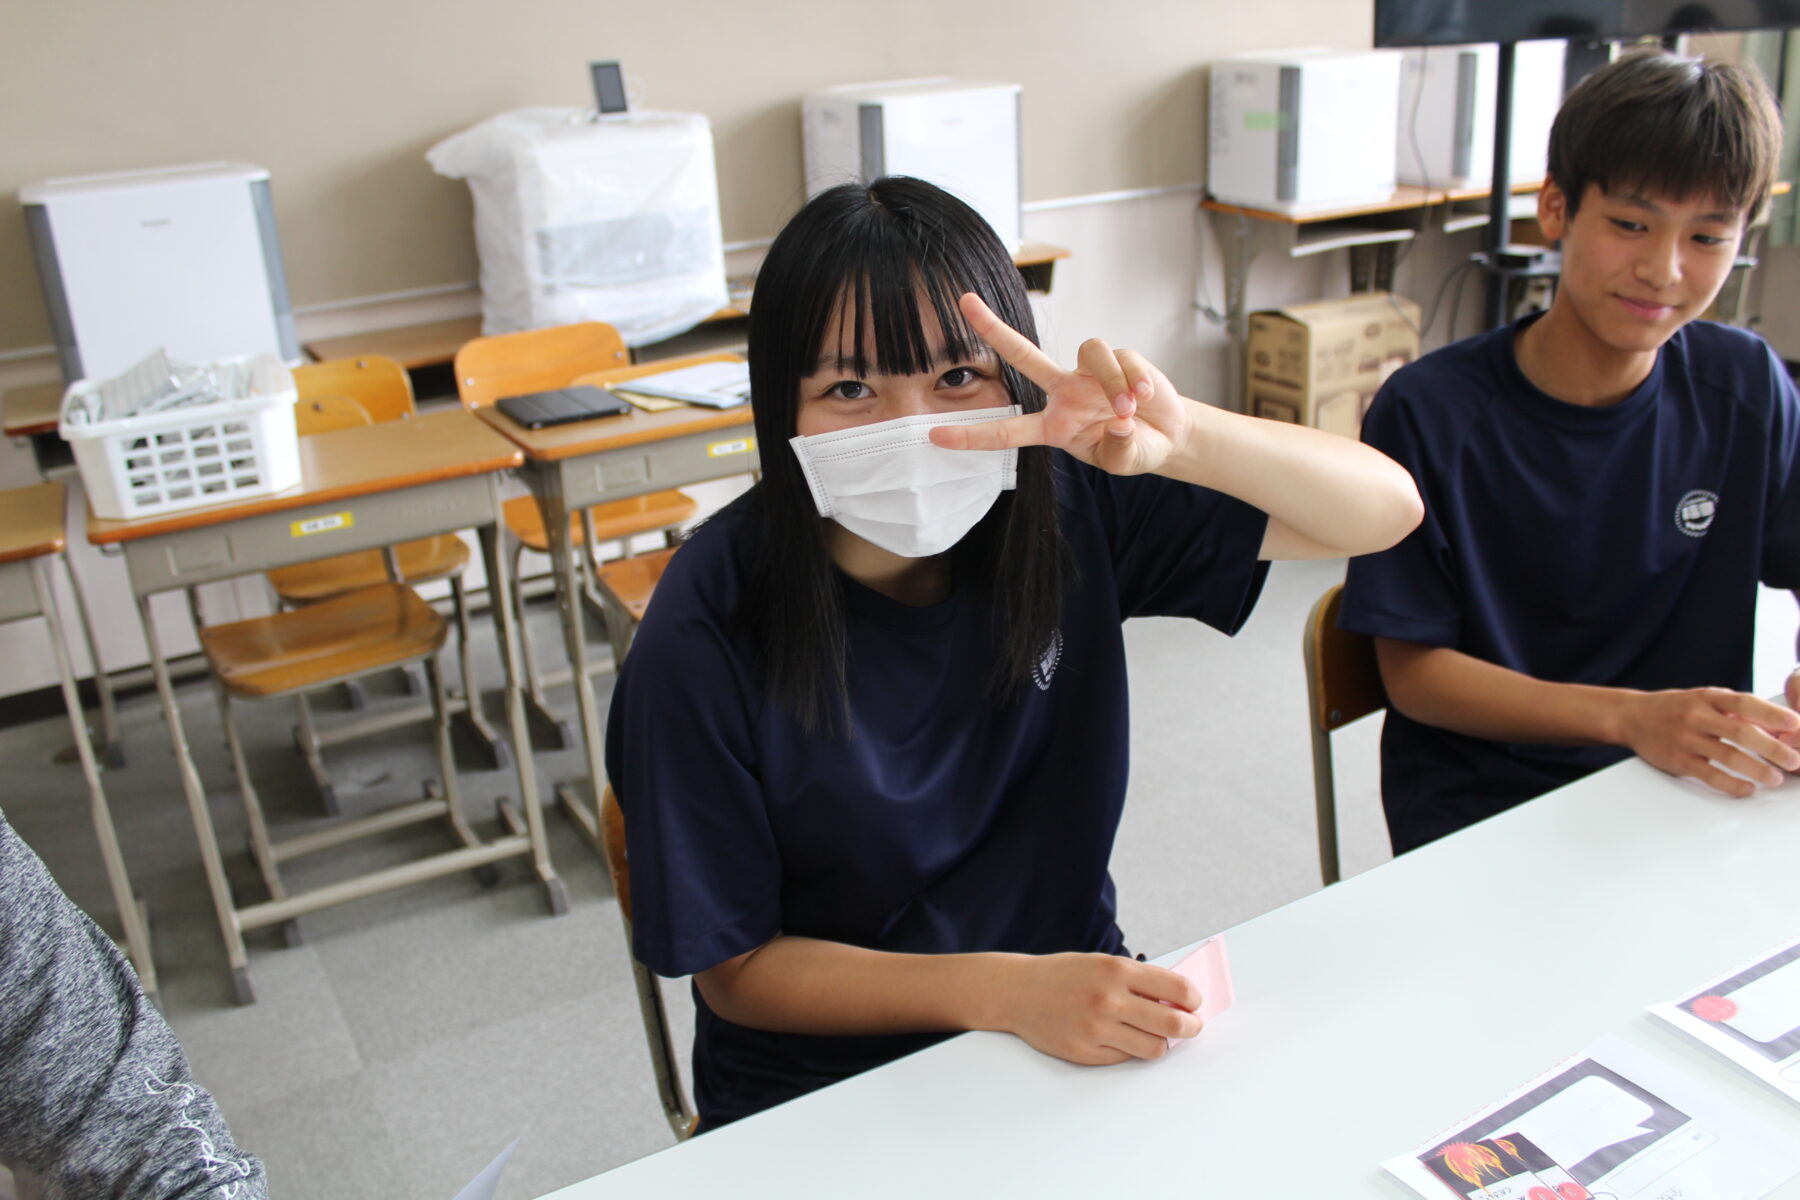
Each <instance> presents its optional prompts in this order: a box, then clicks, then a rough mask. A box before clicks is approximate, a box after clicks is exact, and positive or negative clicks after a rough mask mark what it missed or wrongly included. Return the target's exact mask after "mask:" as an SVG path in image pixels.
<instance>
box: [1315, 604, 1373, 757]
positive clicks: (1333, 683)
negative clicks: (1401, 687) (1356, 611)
mask: <svg viewBox="0 0 1800 1200" xmlns="http://www.w3.org/2000/svg"><path fill="white" fill-rule="evenodd" d="M1343 601H1344V585H1343V584H1341V583H1340V584H1336V585H1334V586H1333V587H1332V588H1331V590H1330V591H1328V592H1326V593H1325V594H1324V595H1323V596H1320V597H1319V600H1318V603H1316V604H1314V605H1313V610H1312V614H1311V615H1310V616H1309V617H1307V619H1306V643H1305V647H1304V649H1305V659H1306V678H1307V684H1308V690H1309V692H1310V694H1311V700H1312V720H1313V724H1314V726H1316V727H1317V728H1318V729H1320V730H1323V731H1324V732H1326V733H1330V732H1331V731H1332V730H1335V729H1342V728H1343V727H1344V726H1346V725H1348V724H1350V722H1352V721H1355V720H1357V719H1358V718H1361V717H1366V716H1368V715H1369V714H1370V713H1372V712H1379V711H1381V710H1382V709H1384V708H1386V707H1387V703H1388V699H1387V689H1386V688H1384V687H1382V684H1381V668H1380V666H1379V665H1378V664H1377V663H1376V661H1375V641H1374V639H1373V638H1371V637H1369V636H1368V635H1367V634H1363V633H1351V632H1350V631H1348V630H1345V629H1339V628H1338V623H1337V622H1338V610H1339V609H1340V608H1342V607H1343Z"/></svg>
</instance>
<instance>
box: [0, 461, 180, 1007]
mask: <svg viewBox="0 0 1800 1200" xmlns="http://www.w3.org/2000/svg"><path fill="white" fill-rule="evenodd" d="M63 492H64V489H63V485H62V484H61V483H40V484H37V485H35V486H33V487H22V488H9V489H7V490H6V491H0V622H6V621H21V620H24V619H25V618H27V617H42V618H44V622H45V624H47V625H48V626H49V627H50V653H51V656H52V657H53V658H55V660H56V671H57V677H58V680H59V682H60V684H61V686H62V696H63V704H64V706H65V707H66V708H67V709H68V712H69V725H70V726H71V727H72V728H73V730H74V733H75V755H76V757H77V758H78V759H79V760H80V762H81V774H82V777H83V778H84V779H86V781H87V789H88V810H89V813H90V815H91V816H92V818H93V821H94V832H95V834H97V835H98V836H99V838H100V858H101V861H102V862H103V863H104V864H105V867H106V882H107V884H108V885H109V886H110V887H111V888H112V894H113V904H114V906H115V907H116V909H117V911H118V914H119V923H120V924H121V925H122V926H123V927H124V931H125V950H126V953H128V954H129V955H130V956H131V965H132V966H133V967H135V968H136V969H137V973H138V981H139V982H140V983H142V984H143V985H144V990H145V991H146V992H149V993H150V994H151V996H155V995H156V964H155V962H154V961H153V960H152V958H151V955H150V926H149V922H148V921H147V920H146V919H145V916H144V910H143V906H142V905H140V904H139V903H138V901H137V898H136V897H135V896H134V895H133V894H132V891H131V880H130V879H129V878H128V877H127V875H126V873H125V857H124V855H123V854H121V853H120V852H119V835H118V834H117V833H116V832H115V831H114V829H113V821H112V810H111V809H110V808H108V807H107V804H106V792H105V790H104V789H103V788H102V787H101V786H100V764H99V762H98V760H97V758H96V755H95V753H94V746H93V743H92V741H91V740H90V738H89V735H88V729H87V719H86V717H85V715H84V714H83V712H82V708H81V696H80V693H79V692H77V691H76V690H75V672H74V669H73V668H72V667H71V666H70V665H69V648H68V647H69V644H68V642H67V641H66V640H65V639H64V636H63V627H62V620H61V618H60V617H58V616H57V612H56V596H55V594H54V593H53V592H52V591H51V587H50V564H51V563H52V562H54V561H57V560H59V559H61V558H62V553H63V549H64V546H65V545H66V544H67V543H66V538H65V535H64V533H63ZM71 582H73V575H72V573H71ZM91 644H92V642H91V639H90V645H91ZM96 674H98V667H96ZM102 686H104V684H102Z"/></svg>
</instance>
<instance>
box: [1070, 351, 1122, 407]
mask: <svg viewBox="0 0 1800 1200" xmlns="http://www.w3.org/2000/svg"><path fill="white" fill-rule="evenodd" d="M1075 361H1076V364H1077V365H1078V366H1080V368H1081V369H1082V370H1083V371H1086V372H1087V373H1088V374H1089V375H1092V376H1093V377H1094V382H1095V383H1096V384H1097V385H1098V386H1099V388H1100V391H1101V394H1102V395H1104V396H1105V397H1106V398H1107V400H1109V401H1111V403H1112V408H1113V414H1114V415H1115V416H1120V417H1129V416H1130V415H1131V414H1132V412H1133V410H1135V409H1136V407H1137V401H1136V400H1134V399H1133V398H1132V395H1131V382H1130V380H1128V379H1127V378H1126V376H1125V368H1124V366H1123V365H1122V364H1121V363H1120V362H1119V356H1118V355H1117V354H1114V353H1113V348H1112V347H1111V346H1109V345H1107V344H1106V343H1105V342H1103V341H1101V340H1100V339H1099V338H1089V339H1088V340H1087V341H1085V342H1083V343H1081V349H1080V350H1079V351H1078V352H1077V353H1076V356H1075Z"/></svg>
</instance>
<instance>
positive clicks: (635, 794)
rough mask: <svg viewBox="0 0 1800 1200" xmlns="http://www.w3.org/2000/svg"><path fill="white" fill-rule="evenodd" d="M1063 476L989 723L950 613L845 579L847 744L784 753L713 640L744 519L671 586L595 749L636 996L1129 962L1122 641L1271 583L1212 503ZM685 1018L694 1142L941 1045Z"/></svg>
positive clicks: (768, 716) (966, 642)
mask: <svg viewBox="0 0 1800 1200" xmlns="http://www.w3.org/2000/svg"><path fill="white" fill-rule="evenodd" d="M1057 461H1058V471H1057V476H1058V478H1057V485H1058V494H1059V499H1060V504H1059V512H1060V517H1061V521H1062V527H1063V532H1064V535H1065V536H1066V538H1067V539H1068V542H1069V545H1070V547H1071V549H1072V551H1073V557H1074V560H1075V563H1076V565H1077V569H1078V570H1079V572H1080V578H1079V581H1078V582H1076V583H1074V584H1072V585H1070V586H1068V587H1067V588H1066V589H1065V594H1064V600H1063V617H1062V621H1061V624H1060V627H1059V630H1058V632H1057V635H1056V637H1055V638H1053V639H1052V641H1051V644H1050V645H1048V646H1046V647H1045V650H1044V654H1043V657H1042V659H1041V661H1040V664H1039V667H1038V670H1037V671H1036V672H1035V678H1034V684H1035V686H1028V687H1026V688H1024V689H1023V695H1022V696H1021V698H1020V699H1018V700H1017V701H1016V702H1013V703H1011V704H999V703H997V702H996V701H995V700H994V699H993V698H992V696H991V694H990V671H991V665H992V657H991V651H990V649H989V645H990V643H989V633H988V628H987V618H986V614H985V613H984V612H982V611H981V610H980V609H979V608H978V606H977V605H976V604H974V603H973V602H971V601H969V600H967V599H966V598H965V597H964V596H962V595H959V594H957V593H956V592H955V590H954V589H953V590H952V594H951V595H950V597H949V598H948V599H946V600H944V601H943V602H941V603H938V604H935V605H930V606H927V607H909V606H907V605H904V604H900V603H897V602H896V601H893V600H891V599H889V598H887V597H886V596H883V595H881V594H880V593H878V592H875V591H872V590H870V589H868V588H865V587H863V586H861V585H860V584H858V583H856V582H854V581H853V580H850V579H849V578H847V577H842V578H841V582H842V584H843V588H844V593H845V606H846V617H847V619H846V636H847V650H848V662H849V671H850V682H849V687H850V707H851V712H852V714H853V721H854V733H853V735H852V736H850V737H847V738H846V737H829V736H825V735H820V734H810V735H809V734H806V733H804V732H802V731H801V729H800V728H799V726H798V724H797V722H795V721H794V719H793V718H792V717H791V716H790V715H789V714H788V713H787V712H786V711H785V710H783V709H782V708H780V707H779V706H777V705H775V704H772V703H769V702H767V701H766V700H765V699H764V697H763V694H762V690H761V688H760V686H759V684H758V675H757V671H756V668H755V665H754V664H755V657H754V655H753V654H752V653H751V648H750V647H749V646H747V645H744V644H741V642H740V640H739V638H738V637H737V636H734V634H733V633H732V632H729V631H728V630H729V625H728V619H729V617H730V614H731V613H732V612H733V611H734V609H735V608H736V606H737V603H738V598H739V596H740V594H741V593H742V590H743V586H744V580H745V574H746V572H747V571H748V570H749V569H750V564H751V563H753V562H754V554H753V551H754V548H753V547H752V546H750V545H748V544H747V541H748V536H749V535H748V530H747V527H746V524H745V522H744V521H743V509H744V502H743V501H739V502H738V503H736V504H734V505H732V506H730V507H728V508H727V509H725V510H724V511H723V512H721V513H720V514H719V515H718V516H716V517H715V518H713V519H712V520H711V521H709V522H707V523H706V524H705V525H703V526H702V527H701V528H700V529H699V530H698V531H697V532H696V533H695V534H694V536H693V538H692V539H691V540H690V541H688V542H687V543H686V544H685V545H684V546H683V547H682V549H681V552H680V553H679V554H677V555H676V556H675V557H674V559H673V560H671V562H670V564H669V569H668V572H667V574H665V575H664V576H663V578H662V580H661V581H660V582H658V584H657V587H656V601H655V603H654V604H653V605H652V606H651V608H650V610H649V613H648V614H647V615H646V617H645V619H644V623H643V626H642V628H641V629H640V630H639V631H638V634H637V637H636V639H635V640H634V641H633V643H632V647H631V654H630V656H629V657H628V658H627V659H626V663H625V669H624V671H623V672H622V673H621V674H620V676H619V680H618V684H617V686H616V688H615V689H614V692H613V703H612V711H611V714H610V716H609V718H608V723H607V730H606V755H607V761H606V765H607V771H608V773H609V775H610V777H611V778H612V780H613V782H614V785H615V786H616V788H617V790H618V796H619V801H620V805H621V806H622V808H623V810H624V813H625V823H626V840H627V842H628V844H629V845H630V847H631V898H632V918H633V946H634V950H635V952H636V954H637V956H638V958H639V959H641V960H642V961H643V962H644V963H645V964H647V965H648V966H649V967H650V968H651V969H652V970H654V971H656V972H658V973H659V974H662V975H668V976H678V975H690V974H694V973H696V972H699V971H704V970H706V969H707V968H709V967H712V966H716V965H717V964H719V963H721V962H724V961H725V960H726V959H729V958H732V957H735V956H736V955H739V954H743V953H746V952H747V951H750V950H753V949H755V948H756V947H758V946H760V945H762V944H763V943H765V942H767V941H769V940H770V939H771V938H773V937H775V936H776V935H777V934H783V933H785V934H789V935H794V936H805V937H815V938H823V939H828V940H831V941H837V942H844V943H848V944H850V945H855V946H862V947H867V948H871V949H876V950H884V951H893V952H905V953H927V954H950V953H958V952H971V951H1013V952H1018V953H1027V954H1047V953H1052V952H1058V951H1095V952H1101V953H1122V952H1123V950H1124V941H1123V938H1122V936H1121V935H1120V932H1119V929H1118V927H1117V925H1116V924H1115V923H1114V898H1113V885H1112V880H1111V878H1110V877H1109V875H1108V873H1107V860H1108V858H1109V857H1110V856H1111V853H1112V844H1113V837H1114V834H1115V832H1116V831H1117V828H1118V823H1119V815H1120V808H1121V805H1122V803H1123V801H1124V797H1125V777H1126V768H1127V762H1126V759H1127V747H1128V741H1129V739H1128V736H1127V733H1128V725H1127V711H1126V710H1127V701H1128V697H1127V692H1126V682H1125V647H1124V639H1123V636H1122V633H1121V630H1120V623H1121V622H1122V621H1123V620H1124V618H1126V617H1133V616H1152V615H1164V616H1188V617H1195V618H1198V619H1199V620H1202V621H1205V622H1206V623H1207V624H1209V625H1212V626H1215V627H1216V628H1218V629H1221V630H1223V631H1225V632H1227V633H1231V632H1235V631H1236V630H1237V629H1238V628H1239V627H1240V626H1241V625H1242V624H1243V622H1244V620H1245V619H1246V618H1247V617H1248V616H1249V613H1250V609H1251V607H1252V606H1253V605H1254V604H1255V601H1256V597H1257V594H1258V593H1259V591H1260V590H1261V586H1262V581H1263V579H1264V576H1265V574H1266V567H1265V565H1264V564H1261V563H1259V562H1258V561H1257V553H1258V550H1259V548H1260V546H1261V544H1262V537H1263V531H1264V529H1265V527H1266V525H1267V518H1266V517H1265V515H1264V514H1263V513H1262V512H1260V511H1258V510H1257V509H1254V508H1251V507H1250V506H1249V505H1246V504H1244V503H1242V502H1241V501H1238V500H1235V499H1232V498H1231V497H1228V496H1225V495H1222V494H1221V493H1218V492H1214V491H1211V490H1209V489H1206V488H1200V487H1193V486H1189V485H1187V484H1182V483H1176V482H1173V481H1170V480H1166V479H1162V478H1159V477H1155V476H1146V477H1139V478H1132V479H1118V478H1113V477H1111V476H1108V475H1105V474H1104V473H1102V472H1099V471H1097V470H1094V469H1093V468H1090V467H1087V466H1085V465H1083V464H1081V463H1078V462H1076V461H1075V460H1073V459H1069V458H1067V457H1064V456H1062V455H1060V454H1059V455H1058V458H1057ZM694 1000H695V1004H696V1006H697V1008H698V1013H697V1018H696V1042H695V1047H694V1076H695V1093H696V1098H697V1100H698V1104H699V1109H700V1114H701V1119H702V1123H703V1126H704V1127H706V1128H715V1127H717V1126H719V1125H721V1124H724V1123H726V1122H727V1121H731V1120H735V1119H737V1118H738V1117H742V1116H746V1115H748V1114H750V1113H753V1112H757V1111H760V1110H761V1109H764V1108H767V1107H769V1106H771V1105H774V1104H777V1103H780V1102H781V1101H783V1100H787V1099H790V1098H792V1097H794V1096H798V1095H800V1094H802V1093H804V1092H808V1091H811V1090H813V1089H814V1088H817V1087H820V1086H823V1085H825V1084H827V1083H831V1082H833V1081H835V1080H838V1079H843V1078H846V1077H848V1076H850V1075H853V1074H855V1073H857V1072H859V1071H862V1070H865V1069H867V1068H869V1067H872V1066H876V1065H878V1064H880V1063H884V1062H888V1061H890V1060H892V1059H894V1058H898V1057H899V1056H901V1055H903V1054H907V1053H910V1052H912V1051H914V1050H917V1049H920V1048H921V1047H923V1046H926V1045H929V1044H931V1043H932V1042H934V1041H937V1040H939V1036H940V1035H906V1036H886V1037H822V1036H811V1035H795V1034H780V1033H769V1032H765V1031H762V1030H757V1029H749V1028H746V1027H744V1026H740V1025H736V1024H733V1023H731V1022H729V1021H726V1020H724V1019H722V1018H720V1017H719V1016H717V1015H716V1014H715V1013H713V1012H712V1011H711V1010H710V1009H708V1008H707V1006H706V1003H705V1000H704V999H703V998H702V997H701V995H700V993H699V990H698V989H697V988H696V989H695V990H694Z"/></svg>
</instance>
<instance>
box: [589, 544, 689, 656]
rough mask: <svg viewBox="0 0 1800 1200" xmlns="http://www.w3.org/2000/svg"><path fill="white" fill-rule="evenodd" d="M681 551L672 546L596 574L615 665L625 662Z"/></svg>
mask: <svg viewBox="0 0 1800 1200" xmlns="http://www.w3.org/2000/svg"><path fill="white" fill-rule="evenodd" d="M677 549H679V547H675V546H670V547H667V548H666V549H662V550H652V551H650V552H649V553H648V554H634V555H632V556H631V557H630V558H615V559H613V560H612V561H611V562H609V563H605V564H602V565H601V567H600V568H599V570H598V571H597V572H595V574H596V576H597V579H596V581H595V582H596V585H597V587H598V588H599V591H600V600H601V603H602V604H603V605H604V610H603V615H604V616H605V618H606V640H607V641H608V642H609V643H610V644H611V645H612V652H613V662H615V663H619V664H621V665H622V664H623V663H624V662H625V653H626V651H628V650H630V649H631V639H632V637H633V636H635V635H636V633H637V627H638V624H639V622H641V621H642V620H643V619H644V612H645V610H647V609H648V608H649V607H650V597H651V596H652V595H654V594H655V592H656V585H657V582H658V581H659V580H661V579H662V577H663V572H664V571H665V570H667V569H668V566H669V560H670V559H672V558H674V557H675V551H676V550H677Z"/></svg>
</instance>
